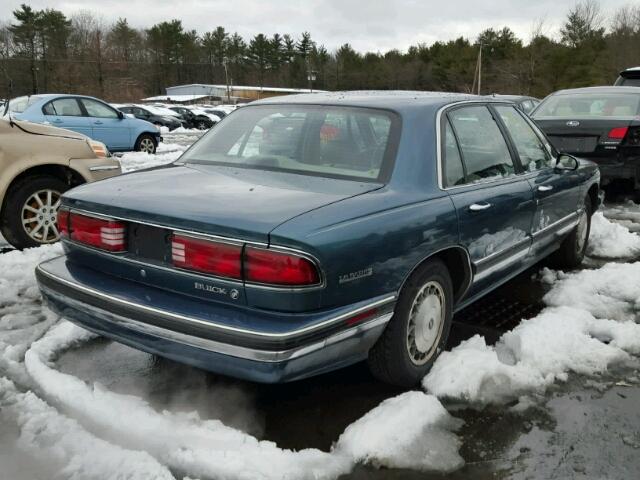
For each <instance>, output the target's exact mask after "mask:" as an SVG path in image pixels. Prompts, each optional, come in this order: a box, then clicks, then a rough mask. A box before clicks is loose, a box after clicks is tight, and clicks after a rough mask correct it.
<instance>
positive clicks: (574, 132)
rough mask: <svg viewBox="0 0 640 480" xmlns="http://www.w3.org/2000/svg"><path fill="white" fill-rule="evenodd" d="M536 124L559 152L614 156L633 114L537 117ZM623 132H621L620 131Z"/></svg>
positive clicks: (612, 159) (602, 157) (612, 158)
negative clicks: (592, 116)
mask: <svg viewBox="0 0 640 480" xmlns="http://www.w3.org/2000/svg"><path fill="white" fill-rule="evenodd" d="M535 121H536V123H537V124H538V126H539V127H540V128H541V129H542V130H543V131H544V132H545V133H546V135H547V137H548V138H549V141H550V142H551V143H552V144H553V146H554V147H555V148H556V149H557V150H559V151H560V152H564V153H569V154H572V155H578V156H585V157H587V158H591V159H600V161H605V160H606V159H610V160H611V161H615V160H616V154H615V153H616V152H617V151H618V148H619V146H620V144H621V143H622V141H623V138H624V134H625V132H626V129H627V128H628V127H629V126H630V125H631V124H632V122H633V119H632V118H624V117H619V118H597V119H570V118H562V119H556V118H554V119H548V118H536V119H535ZM621 134H622V135H621Z"/></svg>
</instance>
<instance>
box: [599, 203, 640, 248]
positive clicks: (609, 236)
mask: <svg viewBox="0 0 640 480" xmlns="http://www.w3.org/2000/svg"><path fill="white" fill-rule="evenodd" d="M587 254H588V255H591V256H594V257H600V258H628V257H634V256H637V255H639V254H640V235H638V234H636V233H632V232H630V231H629V229H628V228H627V227H625V226H623V225H621V224H619V223H617V222H611V221H610V220H608V219H607V218H606V217H605V216H604V214H603V213H602V212H596V213H595V214H594V215H593V217H591V234H590V235H589V243H588V246H587Z"/></svg>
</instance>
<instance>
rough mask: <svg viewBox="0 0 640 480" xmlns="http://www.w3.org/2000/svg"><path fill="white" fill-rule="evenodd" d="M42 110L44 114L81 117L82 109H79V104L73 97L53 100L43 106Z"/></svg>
mask: <svg viewBox="0 0 640 480" xmlns="http://www.w3.org/2000/svg"><path fill="white" fill-rule="evenodd" d="M44 110H45V114H46V115H59V116H63V117H82V110H80V105H78V102H77V101H76V99H75V98H59V99H57V100H53V101H51V102H49V103H48V104H47V105H46V106H45V108H44ZM49 112H51V113H49Z"/></svg>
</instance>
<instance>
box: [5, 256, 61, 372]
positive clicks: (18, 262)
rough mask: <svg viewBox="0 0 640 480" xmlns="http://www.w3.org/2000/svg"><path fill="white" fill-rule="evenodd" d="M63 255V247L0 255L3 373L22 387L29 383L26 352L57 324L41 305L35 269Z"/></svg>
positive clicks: (54, 316) (55, 318) (53, 316)
mask: <svg viewBox="0 0 640 480" xmlns="http://www.w3.org/2000/svg"><path fill="white" fill-rule="evenodd" d="M61 253H62V248H61V246H60V245H45V246H43V247H40V248H31V249H27V250H23V251H22V252H19V251H11V252H7V253H3V254H2V255H0V373H2V372H4V373H3V374H4V375H8V376H10V377H11V378H12V379H13V380H15V381H17V382H19V383H21V384H23V385H27V384H29V382H30V379H29V378H28V375H27V374H26V371H25V369H24V365H23V364H22V360H23V357H24V354H25V352H26V351H27V349H28V348H29V346H30V344H31V343H32V342H34V341H35V340H37V339H38V338H40V337H41V336H42V335H43V334H44V333H45V332H46V331H47V329H48V328H49V327H51V325H53V323H54V322H55V321H56V320H57V316H56V315H54V314H53V313H51V312H50V311H49V310H47V309H43V308H42V306H41V305H40V302H41V297H40V292H39V290H38V288H37V286H36V281H35V275H34V268H35V266H36V265H37V264H38V263H40V262H42V261H45V260H47V259H49V258H53V257H56V256H58V255H60V254H61Z"/></svg>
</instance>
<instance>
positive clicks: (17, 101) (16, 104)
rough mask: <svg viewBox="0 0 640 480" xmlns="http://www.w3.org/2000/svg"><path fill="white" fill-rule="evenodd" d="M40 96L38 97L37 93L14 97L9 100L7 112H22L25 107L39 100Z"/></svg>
mask: <svg viewBox="0 0 640 480" xmlns="http://www.w3.org/2000/svg"><path fill="white" fill-rule="evenodd" d="M41 98H42V97H39V96H38V95H31V96H28V97H18V98H14V99H12V100H9V108H8V110H9V112H13V113H22V112H24V111H25V110H26V109H27V107H29V106H31V105H33V104H34V103H36V102H38V101H40V99H41Z"/></svg>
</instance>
